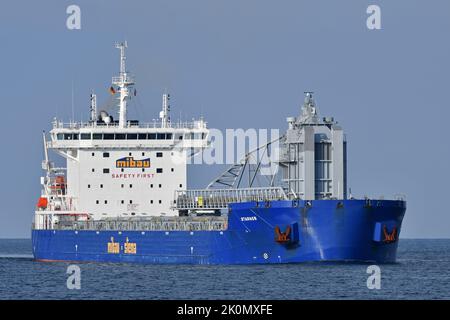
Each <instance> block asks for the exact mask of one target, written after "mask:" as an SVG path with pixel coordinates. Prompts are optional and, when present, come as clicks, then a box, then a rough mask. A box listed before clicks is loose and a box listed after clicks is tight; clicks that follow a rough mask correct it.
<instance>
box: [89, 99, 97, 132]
mask: <svg viewBox="0 0 450 320" xmlns="http://www.w3.org/2000/svg"><path fill="white" fill-rule="evenodd" d="M90 112H91V122H92V123H94V124H95V123H96V121H97V95H96V94H95V93H91V106H90Z"/></svg>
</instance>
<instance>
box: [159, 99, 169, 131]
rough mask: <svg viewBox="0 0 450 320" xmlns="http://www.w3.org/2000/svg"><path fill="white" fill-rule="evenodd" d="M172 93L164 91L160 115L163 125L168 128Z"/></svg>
mask: <svg viewBox="0 0 450 320" xmlns="http://www.w3.org/2000/svg"><path fill="white" fill-rule="evenodd" d="M169 100H170V94H168V93H164V94H163V97H162V110H161V112H160V113H159V117H160V118H161V127H162V128H167V127H169V126H170V116H169V112H170V104H169Z"/></svg>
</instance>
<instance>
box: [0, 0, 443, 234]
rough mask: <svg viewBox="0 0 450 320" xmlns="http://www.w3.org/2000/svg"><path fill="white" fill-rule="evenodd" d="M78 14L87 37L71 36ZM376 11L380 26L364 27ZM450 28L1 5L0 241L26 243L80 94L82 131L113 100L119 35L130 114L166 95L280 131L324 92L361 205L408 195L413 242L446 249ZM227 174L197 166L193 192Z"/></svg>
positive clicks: (251, 0) (324, 12) (388, 21)
mask: <svg viewBox="0 0 450 320" xmlns="http://www.w3.org/2000/svg"><path fill="white" fill-rule="evenodd" d="M70 4H77V5H79V6H80V8H81V20H82V22H81V30H75V31H70V30H68V29H67V28H66V18H67V14H66V8H67V6H69V5H70ZM369 4H377V5H379V6H380V7H381V14H382V15H381V18H382V30H374V31H370V30H368V29H367V27H366V18H367V14H366V8H367V7H368V5H369ZM449 30H450V2H449V1H446V0H434V1H431V2H430V1H424V0H420V1H419V0H408V1H406V0H402V1H400V0H398V1H381V0H373V1H362V0H353V1H351V0H343V1H331V0H330V1H317V0H315V1H313V0H311V1H261V0H259V1H256V0H246V1H242V0H241V1H238V0H228V1H210V0H209V1H208V0H202V1H199V0H190V1H167V0H166V1H162V0H161V1H154V0H153V1H112V0H108V1H92V0H91V1H79V0H73V1H61V0H58V1H57V0H54V1H48V0H42V1H23V0H16V1H8V2H5V3H2V9H1V11H0V39H1V49H0V67H1V69H0V70H1V72H2V76H1V77H0V85H1V93H2V99H1V101H2V106H1V108H2V121H1V126H0V132H1V136H2V138H3V139H2V157H0V165H1V166H0V168H2V183H1V185H0V189H1V190H0V194H1V197H2V208H1V210H0V238H5V237H18V238H21V237H29V236H30V228H31V221H32V215H33V210H34V205H35V203H36V200H37V198H38V196H39V192H40V185H39V177H40V175H41V174H42V172H41V170H40V164H41V160H42V143H41V132H42V130H44V129H45V130H48V129H50V121H51V119H52V118H53V116H55V115H57V116H58V117H61V118H65V119H66V120H68V119H69V118H70V117H71V114H72V110H71V99H72V98H71V92H72V83H73V84H74V85H73V86H74V101H75V104H74V106H75V107H74V113H75V118H76V119H77V120H79V119H84V120H86V119H87V117H88V104H89V94H90V92H91V90H92V89H94V90H96V91H97V93H98V96H99V104H102V103H105V101H106V100H107V99H108V92H107V88H109V86H110V80H111V79H110V78H111V76H112V75H114V74H116V73H117V69H118V52H117V50H116V49H114V48H113V43H114V42H115V41H120V40H123V39H126V40H128V43H129V50H128V67H129V69H130V70H131V71H132V72H133V73H134V74H135V75H136V77H137V80H138V83H137V86H136V87H137V90H138V94H139V99H140V101H141V102H142V104H141V106H140V107H139V108H138V107H136V108H131V109H130V115H131V117H138V116H140V117H141V118H144V119H145V120H151V119H153V118H156V117H157V116H158V112H159V109H160V101H161V94H162V92H163V91H164V89H165V88H168V89H169V90H170V92H171V95H172V98H173V99H172V110H173V113H174V116H175V117H177V116H178V115H180V113H181V117H182V118H184V119H190V118H191V117H193V116H198V115H200V114H203V115H204V116H205V118H206V119H207V120H208V122H209V125H210V127H215V128H220V129H225V128H244V129H245V128H280V129H284V128H285V127H286V124H285V118H286V117H287V116H292V115H297V114H298V113H299V106H300V103H301V102H302V100H303V92H304V91H308V90H312V91H315V92H316V101H317V104H318V108H319V111H320V114H321V115H323V116H328V115H330V116H334V117H335V119H337V120H338V121H339V122H340V124H341V125H342V126H343V127H344V129H345V131H346V134H347V140H348V145H349V147H348V158H349V168H348V172H349V186H350V187H351V188H352V191H353V193H354V194H355V195H357V196H363V195H369V196H380V195H384V196H386V197H389V196H392V195H394V194H396V193H403V194H406V196H407V200H408V209H407V213H406V217H405V220H404V228H403V230H402V236H403V237H410V238H423V237H449V236H450V228H449V226H450V215H449V209H448V208H449V205H448V203H447V196H448V193H449V187H448V184H447V183H448V181H449V180H450V173H449V169H448V164H449V163H450V150H449V149H450V148H449V143H448V140H449V139H448V138H449V133H448V129H447V128H446V126H447V122H448V119H449V118H450V111H449V107H450V106H449V102H448V101H449V99H448V92H449V89H450V88H449V84H450V82H449V77H450V62H449V58H450V43H449V41H448V31H449ZM220 170H221V169H218V168H215V169H213V168H206V169H205V168H204V167H203V168H200V167H195V168H192V169H191V174H190V178H191V185H192V186H201V185H204V184H206V183H207V182H208V181H209V180H210V179H211V178H213V177H215V176H216V174H217V172H218V171H220Z"/></svg>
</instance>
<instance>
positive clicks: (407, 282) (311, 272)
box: [0, 239, 450, 299]
mask: <svg viewBox="0 0 450 320" xmlns="http://www.w3.org/2000/svg"><path fill="white" fill-rule="evenodd" d="M68 265H69V264H68V263H42V262H35V261H33V260H32V256H31V241H30V240H0V299H450V240H409V239H408V240H401V241H400V245H399V252H398V263H396V264H391V265H381V289H380V290H369V289H368V288H367V285H366V281H367V277H368V276H369V275H368V274H367V273H366V268H367V265H364V264H323V263H308V264H298V265H261V266H185V265H176V266H171V265H134V264H112V263H80V264H78V265H79V266H80V268H81V289H80V290H69V289H67V286H66V281H67V277H68V275H67V274H66V271H67V266H68Z"/></svg>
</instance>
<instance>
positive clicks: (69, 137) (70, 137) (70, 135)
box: [64, 133, 73, 140]
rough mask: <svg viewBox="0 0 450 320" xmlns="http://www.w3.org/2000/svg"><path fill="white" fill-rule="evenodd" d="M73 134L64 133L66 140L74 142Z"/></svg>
mask: <svg viewBox="0 0 450 320" xmlns="http://www.w3.org/2000/svg"><path fill="white" fill-rule="evenodd" d="M72 138H73V137H72V134H71V133H64V140H72Z"/></svg>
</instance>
